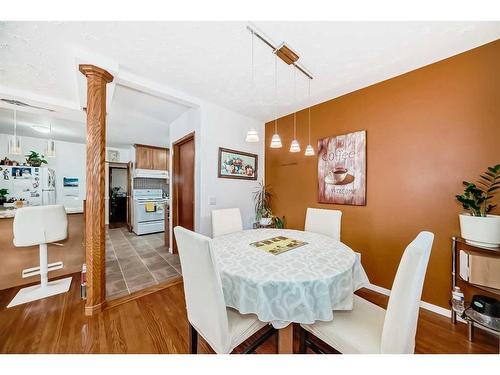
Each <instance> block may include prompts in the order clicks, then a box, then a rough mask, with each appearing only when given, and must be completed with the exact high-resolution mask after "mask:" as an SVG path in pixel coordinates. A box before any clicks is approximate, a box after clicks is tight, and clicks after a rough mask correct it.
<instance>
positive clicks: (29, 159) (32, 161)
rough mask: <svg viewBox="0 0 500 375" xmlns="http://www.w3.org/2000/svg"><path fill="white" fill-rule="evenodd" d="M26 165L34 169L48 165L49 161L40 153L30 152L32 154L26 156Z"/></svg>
mask: <svg viewBox="0 0 500 375" xmlns="http://www.w3.org/2000/svg"><path fill="white" fill-rule="evenodd" d="M26 163H28V165H30V166H32V167H40V166H41V165H42V164H47V160H45V159H44V156H43V155H40V154H39V153H38V152H36V151H30V153H29V154H28V155H26Z"/></svg>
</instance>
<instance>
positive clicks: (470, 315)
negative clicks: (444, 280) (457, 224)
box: [451, 237, 500, 341]
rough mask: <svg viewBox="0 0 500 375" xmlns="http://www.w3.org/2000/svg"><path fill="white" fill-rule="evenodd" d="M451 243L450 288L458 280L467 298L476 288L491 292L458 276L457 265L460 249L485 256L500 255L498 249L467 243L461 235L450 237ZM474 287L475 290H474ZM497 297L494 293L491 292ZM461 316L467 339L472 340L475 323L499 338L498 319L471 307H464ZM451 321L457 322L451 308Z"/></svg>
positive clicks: (455, 284)
mask: <svg viewBox="0 0 500 375" xmlns="http://www.w3.org/2000/svg"><path fill="white" fill-rule="evenodd" d="M451 240H452V245H451V259H452V264H451V287H452V289H453V288H454V287H455V286H457V284H458V282H460V286H461V287H463V288H462V289H464V292H468V294H469V296H468V297H469V298H471V294H472V292H474V293H475V294H477V292H476V291H477V289H479V290H483V291H485V292H486V294H490V295H491V293H492V289H491V288H486V287H483V286H480V285H476V284H471V283H469V282H468V281H467V280H464V279H462V278H461V277H460V272H459V271H458V270H459V267H460V250H464V251H466V252H468V253H473V254H479V255H480V254H483V255H487V256H490V257H491V256H495V257H496V256H500V251H499V250H495V249H489V248H484V247H480V246H475V245H471V244H469V243H467V241H465V239H463V238H461V237H452V238H451ZM474 289H476V290H474ZM493 295H496V298H498V295H497V294H496V293H493ZM461 318H463V319H464V320H466V321H467V325H468V331H469V341H473V340H474V327H475V325H480V326H482V327H485V328H487V329H488V332H490V333H491V334H493V335H496V336H497V337H498V338H499V339H500V331H499V323H498V322H499V319H496V320H495V318H491V319H489V318H488V317H485V316H483V315H481V314H478V313H477V312H476V311H474V310H473V309H472V308H470V307H469V308H466V309H465V311H464V312H463V314H462V316H461ZM451 322H452V323H453V324H455V323H456V322H457V312H456V311H454V310H453V307H452V308H451Z"/></svg>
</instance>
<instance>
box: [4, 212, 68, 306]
mask: <svg viewBox="0 0 500 375" xmlns="http://www.w3.org/2000/svg"><path fill="white" fill-rule="evenodd" d="M13 229H14V241H13V242H14V246H16V247H26V246H34V245H39V247H40V272H39V274H40V284H39V285H33V286H30V287H27V288H23V289H21V290H20V291H19V292H18V293H17V294H16V296H15V297H14V299H13V300H12V301H10V303H9V305H8V306H7V307H13V306H17V305H22V304H23V303H27V302H31V301H36V300H39V299H42V298H46V297H50V296H53V295H56V294H60V293H65V292H67V291H68V290H69V287H70V285H71V277H67V278H65V279H59V280H55V281H51V282H49V281H48V275H47V274H48V259H47V244H48V243H51V242H56V241H61V240H64V239H66V237H68V218H67V217H66V210H65V209H64V206H62V205H50V206H36V207H25V208H20V209H18V210H16V216H15V217H14V228H13ZM37 273H38V272H37ZM37 273H35V274H37Z"/></svg>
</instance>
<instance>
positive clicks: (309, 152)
mask: <svg viewBox="0 0 500 375" xmlns="http://www.w3.org/2000/svg"><path fill="white" fill-rule="evenodd" d="M304 155H305V156H312V155H314V148H313V146H311V145H307V147H306V152H305V153H304Z"/></svg>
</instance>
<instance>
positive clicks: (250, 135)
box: [245, 32, 259, 143]
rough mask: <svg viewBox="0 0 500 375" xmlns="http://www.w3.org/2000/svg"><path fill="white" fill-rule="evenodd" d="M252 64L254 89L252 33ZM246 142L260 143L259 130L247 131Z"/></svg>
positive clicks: (253, 84) (251, 129)
mask: <svg viewBox="0 0 500 375" xmlns="http://www.w3.org/2000/svg"><path fill="white" fill-rule="evenodd" d="M251 44H252V53H251V55H252V63H251V68H252V89H253V88H254V86H255V72H254V71H255V66H254V46H253V44H254V33H253V32H252V43H251ZM245 141H246V142H249V143H254V142H259V133H258V132H257V129H255V128H250V129H248V131H247V136H246V138H245Z"/></svg>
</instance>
